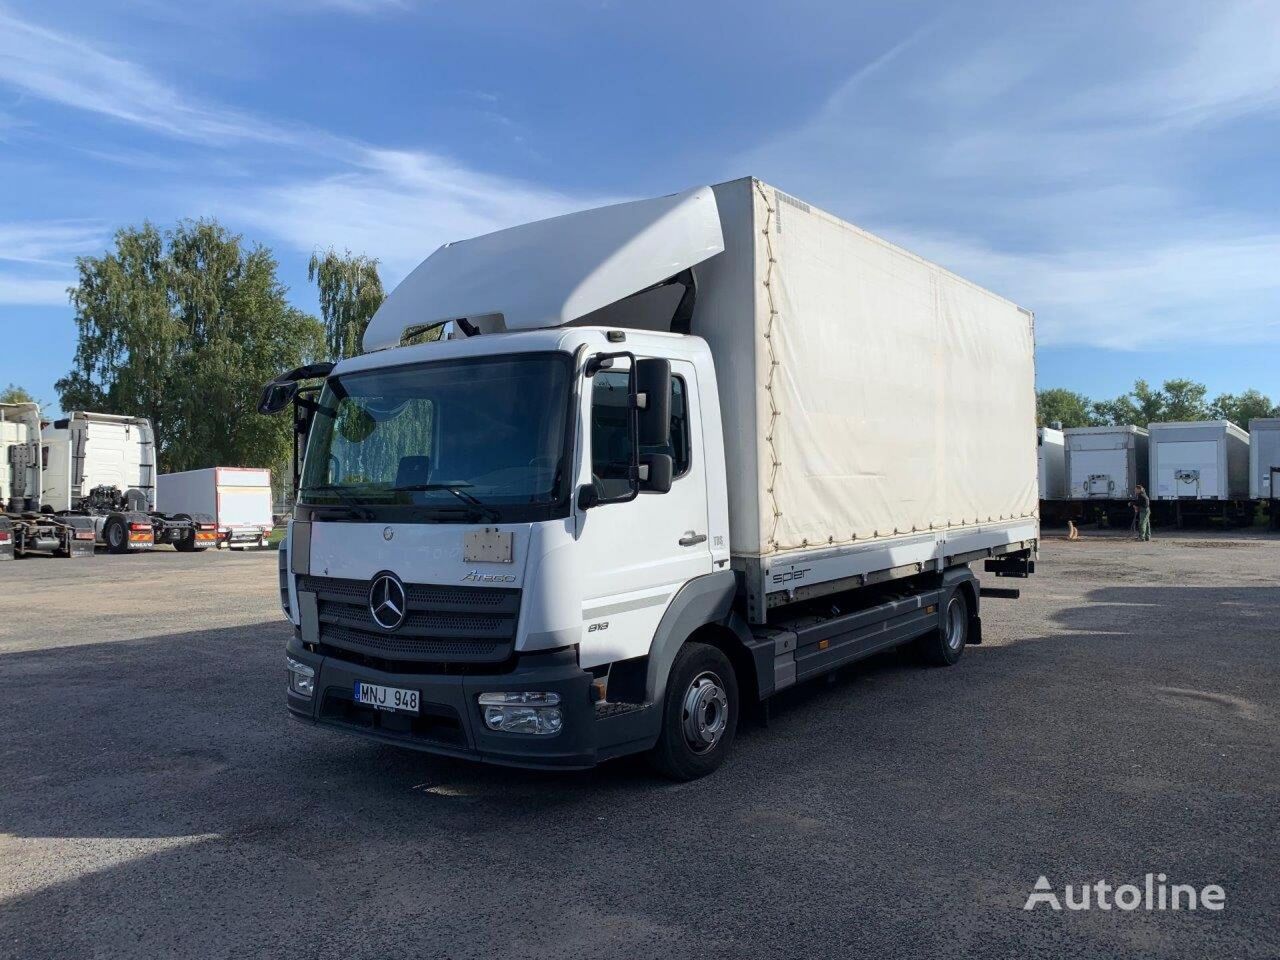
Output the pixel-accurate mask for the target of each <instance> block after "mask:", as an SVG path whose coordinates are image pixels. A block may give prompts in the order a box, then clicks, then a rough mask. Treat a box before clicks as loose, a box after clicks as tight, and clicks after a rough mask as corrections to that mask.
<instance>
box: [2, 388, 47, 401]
mask: <svg viewBox="0 0 1280 960" xmlns="http://www.w3.org/2000/svg"><path fill="white" fill-rule="evenodd" d="M37 402H38V401H37V400H36V398H35V397H33V396H32V395H31V393H30V392H29V391H28V390H27V389H26V388H24V387H20V386H18V385H17V384H16V383H11V384H9V385H8V386H7V387H5V388H4V389H3V390H0V403H37Z"/></svg>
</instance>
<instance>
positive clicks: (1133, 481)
mask: <svg viewBox="0 0 1280 960" xmlns="http://www.w3.org/2000/svg"><path fill="white" fill-rule="evenodd" d="M1062 433H1063V441H1064V447H1065V455H1064V467H1065V471H1066V488H1067V489H1066V497H1067V498H1066V500H1065V501H1061V502H1059V503H1057V504H1055V505H1054V507H1055V509H1054V511H1053V512H1054V513H1055V515H1058V514H1060V515H1062V516H1063V518H1064V519H1069V520H1075V521H1077V522H1092V521H1099V522H1104V523H1108V524H1110V525H1112V526H1127V525H1129V524H1130V523H1131V522H1132V521H1133V517H1134V512H1133V507H1132V506H1130V504H1131V503H1132V502H1133V498H1134V495H1135V493H1136V490H1137V487H1138V485H1139V484H1142V485H1144V486H1145V485H1146V483H1147V467H1148V462H1149V459H1148V457H1149V439H1150V438H1149V437H1148V434H1147V431H1146V430H1144V429H1143V428H1142V427H1134V426H1113V427H1068V428H1067V429H1066V430H1064V431H1063V432H1062Z"/></svg>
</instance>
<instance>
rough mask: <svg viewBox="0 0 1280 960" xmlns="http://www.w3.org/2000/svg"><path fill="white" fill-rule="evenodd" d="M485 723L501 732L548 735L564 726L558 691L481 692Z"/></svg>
mask: <svg viewBox="0 0 1280 960" xmlns="http://www.w3.org/2000/svg"><path fill="white" fill-rule="evenodd" d="M479 699H480V706H481V707H482V708H484V725H485V726H486V727H488V728H489V729H490V730H499V731H501V732H503V733H530V734H533V735H535V736H550V735H552V734H555V733H559V732H560V728H561V727H562V726H564V715H563V714H562V713H561V712H560V707H559V706H557V704H559V703H560V694H558V693H551V692H542V691H535V690H512V691H506V692H501V693H482V694H480V698H479Z"/></svg>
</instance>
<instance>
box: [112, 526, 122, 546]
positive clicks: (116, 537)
mask: <svg viewBox="0 0 1280 960" xmlns="http://www.w3.org/2000/svg"><path fill="white" fill-rule="evenodd" d="M110 539H111V545H112V546H113V547H118V546H120V544H122V543H124V536H123V531H122V530H121V529H120V526H119V524H113V525H112V527H111V534H110Z"/></svg>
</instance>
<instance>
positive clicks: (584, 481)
mask: <svg viewBox="0 0 1280 960" xmlns="http://www.w3.org/2000/svg"><path fill="white" fill-rule="evenodd" d="M442 326H443V327H444V328H445V329H446V331H447V334H446V338H445V339H442V340H440V341H437V342H427V343H418V344H416V345H404V340H405V339H411V340H412V339H421V337H422V335H423V334H425V333H428V332H430V331H431V330H432V329H433V328H438V327H442ZM363 345H364V349H365V351H366V352H365V353H364V354H363V355H362V356H360V357H355V358H351V359H347V360H344V361H342V362H341V363H339V364H338V365H337V366H334V367H331V368H328V369H326V370H324V371H323V372H324V373H327V374H328V376H327V379H326V380H325V383H324V387H323V390H322V391H321V392H320V394H319V398H318V400H314V399H311V398H309V397H308V398H306V399H305V403H306V405H307V410H308V411H309V413H310V414H311V415H312V417H313V419H312V422H311V429H310V434H309V442H308V447H307V452H306V457H305V462H304V465H303V472H302V483H301V487H300V490H299V493H298V506H297V507H296V513H295V518H294V519H293V520H292V522H291V523H290V530H289V534H288V540H287V543H286V544H285V550H284V551H283V552H282V554H281V558H282V559H281V595H282V601H283V605H284V607H285V611H286V613H287V615H288V617H289V618H290V619H291V620H292V621H293V623H294V625H295V627H296V631H295V634H294V637H293V639H292V640H290V642H289V644H288V647H287V656H286V666H287V669H288V674H289V684H288V693H287V702H288V707H289V710H290V711H291V713H292V714H293V715H294V716H295V717H297V718H299V719H302V720H306V721H309V722H312V723H316V724H320V725H323V726H327V727H332V728H334V729H339V730H344V731H350V732H354V733H358V734H361V735H364V736H368V737H372V738H375V739H379V740H383V741H386V742H391V743H397V744H402V745H405V746H409V747H414V748H417V749H421V750H427V751H431V752H437V753H445V754H452V755H457V756H465V757H472V758H475V759H480V760H486V761H491V762H498V763H509V764H518V765H526V766H540V767H586V766H591V765H593V764H595V763H597V762H599V761H601V760H605V759H607V758H610V757H614V756H618V755H621V754H627V753H636V752H642V751H649V752H650V754H651V756H652V758H653V760H654V762H655V764H656V765H657V766H658V768H659V769H661V770H662V771H664V772H665V773H667V774H669V775H671V776H674V777H678V778H686V779H687V778H691V777H696V776H700V775H702V774H704V773H707V772H709V771H710V770H712V769H714V768H715V767H716V766H717V765H718V764H719V763H720V762H721V761H722V760H723V759H724V757H725V754H726V752H727V751H728V749H729V746H730V744H731V743H732V741H733V738H734V731H735V729H736V725H737V721H738V717H739V714H740V710H741V709H742V708H743V706H744V705H745V704H748V703H754V702H757V701H761V700H765V699H767V698H768V697H770V696H772V695H773V694H774V693H776V692H778V691H780V690H783V689H785V688H788V687H790V686H792V685H794V684H796V683H798V682H801V681H804V680H807V679H809V678H813V677H819V676H822V675H825V674H828V673H830V672H831V671H832V670H835V669H837V668H838V667H840V666H842V665H844V664H847V663H850V662H852V661H854V660H857V659H859V658H861V657H864V656H867V655H869V654H871V653H873V652H876V651H879V650H884V649H888V648H891V647H894V646H897V645H900V644H907V643H911V644H914V645H916V647H917V648H918V650H919V651H920V652H921V653H922V654H923V655H924V656H925V657H926V658H927V659H929V660H930V661H931V662H934V663H938V664H952V663H955V662H956V661H957V660H958V659H959V657H960V655H961V653H962V652H963V650H964V647H965V645H966V644H967V643H977V642H979V641H980V639H981V621H980V619H979V618H978V598H979V593H980V591H979V588H978V584H977V581H976V578H975V577H974V575H973V573H972V572H971V571H970V569H969V564H970V563H971V562H973V561H974V560H979V559H981V560H983V561H985V562H986V563H987V564H988V565H989V569H993V570H994V571H995V572H996V573H997V574H1003V575H1009V576H1026V575H1027V574H1029V573H1030V572H1032V570H1033V569H1034V556H1035V552H1036V549H1037V544H1038V538H1039V529H1038V523H1037V517H1036V513H1037V497H1036V457H1035V441H1034V437H1035V396H1034V361H1033V323H1032V316H1031V314H1030V313H1029V312H1028V311H1026V310H1023V309H1021V308H1019V307H1018V306H1017V305H1015V304H1013V303H1010V302H1009V301H1008V300H1004V299H1002V298H1000V297H998V296H995V295H994V294H991V293H988V292H987V291H985V290H982V289H980V288H979V287H977V286H975V285H973V284H971V283H969V282H968V281H966V280H963V279H961V278H960V277H957V276H955V275H954V274H951V273H948V272H947V271H945V270H943V269H941V268H939V267H937V266H935V265H933V264H930V263H928V262H926V261H924V260H922V259H920V258H919V257H916V256H914V255H912V254H910V253H908V252H906V251H905V250H902V249H900V248H898V247H895V246H893V245H892V244H889V243H887V242H885V241H883V240H880V239H879V238H877V237H874V236H872V235H871V234H869V233H866V232H865V231H862V230H860V229H858V228H857V227H854V226H852V225H850V224H848V223H845V222H843V221H841V220H839V219H837V218H835V217H833V216H831V215H829V214H826V213H823V212H821V211H819V210H817V209H815V208H812V207H810V206H809V205H808V204H806V203H804V202H802V201H800V200H797V199H795V198H793V197H790V196H788V195H786V194H784V193H782V192H781V191H778V190H775V189H774V188H772V187H769V186H767V185H765V184H763V183H761V182H759V181H757V180H754V179H743V180H737V181H733V182H730V183H725V184H720V185H718V186H715V187H700V188H697V189H694V190H691V191H688V192H686V193H682V194H676V195H674V196H669V197H662V198H659V199H655V200H643V201H638V202H634V203H627V204H621V205H617V206H611V207H604V208H600V209H596V210H589V211H585V212H582V213H577V214H570V215H568V216H563V217H559V218H556V219H553V220H547V221H542V222H538V223H532V224H525V225H523V226H519V227H514V228H511V229H508V230H503V231H500V232H498V233H496V234H490V235H488V236H484V237H479V238H476V239H474V240H467V241H462V242H459V243H453V244H449V245H446V246H444V247H442V248H440V249H439V250H437V251H436V252H435V253H434V254H432V255H431V256H430V257H429V258H427V260H426V261H424V262H423V263H422V264H421V265H420V266H419V267H418V268H417V269H415V270H414V271H413V272H412V273H411V274H410V275H409V276H408V277H407V278H406V279H405V280H404V281H403V282H402V283H401V284H400V285H399V287H397V288H396V289H395V290H394V291H393V292H392V293H391V295H390V296H389V297H388V298H387V300H386V301H385V302H384V303H383V304H382V306H381V307H380V308H379V310H378V312H377V314H376V315H375V316H374V317H373V319H372V321H371V322H370V324H369V327H368V329H367V330H366V332H365V334H364V344H363ZM316 372H317V368H315V367H312V368H309V369H305V370H300V371H293V372H290V373H289V374H284V375H282V376H281V377H280V378H278V379H277V380H276V381H273V382H272V383H271V384H269V385H268V386H267V388H266V389H265V390H264V395H263V399H262V402H261V405H260V409H261V410H263V411H264V412H272V411H283V410H284V409H286V408H287V407H288V405H289V403H290V400H291V398H292V396H293V395H294V391H295V390H296V389H297V388H298V385H299V382H300V381H301V380H302V379H304V378H305V377H308V376H314V375H315V373H316ZM999 593H1000V594H1001V595H1009V594H1012V593H1016V591H999Z"/></svg>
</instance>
